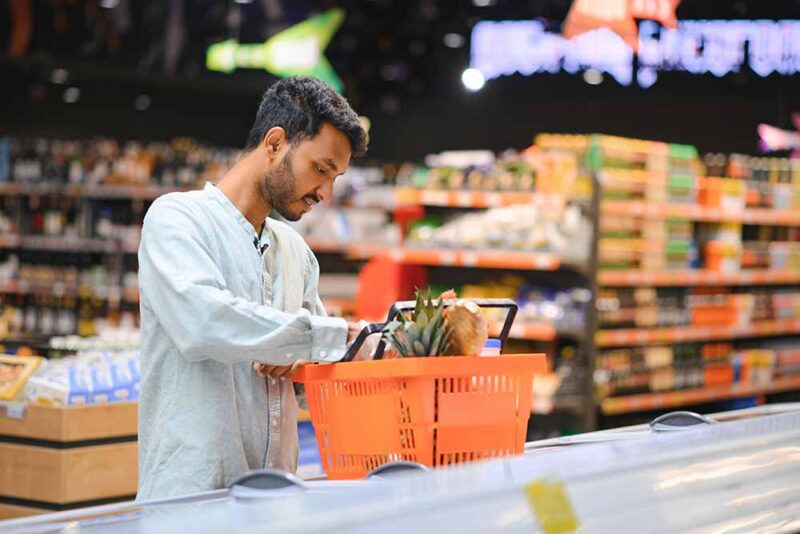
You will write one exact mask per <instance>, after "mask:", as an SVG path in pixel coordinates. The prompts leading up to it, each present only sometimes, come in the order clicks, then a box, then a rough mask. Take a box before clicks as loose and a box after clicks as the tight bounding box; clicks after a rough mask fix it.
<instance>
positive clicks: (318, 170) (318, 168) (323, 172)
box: [317, 167, 325, 174]
mask: <svg viewBox="0 0 800 534" xmlns="http://www.w3.org/2000/svg"><path fill="white" fill-rule="evenodd" d="M317 172H318V173H320V174H325V169H323V168H322V167H317Z"/></svg>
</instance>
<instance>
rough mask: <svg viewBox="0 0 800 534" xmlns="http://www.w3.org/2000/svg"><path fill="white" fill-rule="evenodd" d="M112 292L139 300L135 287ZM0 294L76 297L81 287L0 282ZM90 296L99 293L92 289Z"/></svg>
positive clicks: (59, 284) (75, 285) (128, 298)
mask: <svg viewBox="0 0 800 534" xmlns="http://www.w3.org/2000/svg"><path fill="white" fill-rule="evenodd" d="M113 291H114V292H116V293H118V294H119V296H120V298H121V299H122V300H125V301H127V302H139V291H138V290H136V289H119V288H115V289H114V290H113ZM105 293H106V295H104V296H102V297H101V298H103V299H107V298H108V293H109V292H108V291H106V292H105ZM0 294H5V295H9V294H21V295H44V296H55V297H62V296H64V297H77V296H80V294H81V287H80V286H79V285H77V284H65V283H63V282H54V283H45V284H42V283H28V282H15V281H11V282H0ZM91 294H92V296H95V297H100V295H99V294H98V293H97V292H95V291H92V292H91Z"/></svg>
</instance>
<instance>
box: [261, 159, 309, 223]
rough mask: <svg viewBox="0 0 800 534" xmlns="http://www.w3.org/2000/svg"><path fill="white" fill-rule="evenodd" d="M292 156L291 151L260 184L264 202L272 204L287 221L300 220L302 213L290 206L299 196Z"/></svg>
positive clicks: (265, 175)
mask: <svg viewBox="0 0 800 534" xmlns="http://www.w3.org/2000/svg"><path fill="white" fill-rule="evenodd" d="M290 156H291V152H288V153H287V154H286V155H285V156H284V158H283V161H282V162H281V164H280V165H279V166H278V168H277V169H275V170H274V171H272V172H266V173H265V174H264V177H263V178H262V179H261V182H260V183H259V184H258V190H259V193H260V194H261V198H262V199H263V200H264V202H266V203H267V204H269V205H270V206H272V209H274V210H275V211H277V212H278V213H279V214H280V216H281V217H283V218H284V219H286V220H287V221H297V220H300V217H301V216H302V213H297V212H293V211H291V208H290V205H291V204H292V202H294V201H295V200H296V197H297V195H296V192H295V187H294V181H295V180H294V174H293V173H292V166H291V162H290Z"/></svg>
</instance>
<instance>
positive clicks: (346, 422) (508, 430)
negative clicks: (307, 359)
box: [295, 299, 547, 479]
mask: <svg viewBox="0 0 800 534" xmlns="http://www.w3.org/2000/svg"><path fill="white" fill-rule="evenodd" d="M452 302H455V301H448V302H446V305H450V304H452ZM475 302H476V303H477V304H479V305H480V306H481V307H495V308H498V307H503V308H508V309H509V313H508V314H507V316H506V321H505V324H504V326H503V329H502V331H501V334H500V342H501V347H502V345H504V344H505V340H506V338H507V336H508V332H509V330H510V328H511V323H512V322H513V320H514V316H515V315H516V304H515V303H514V301H512V300H509V299H476V300H475ZM413 307H414V303H413V302H401V303H396V304H395V305H394V306H392V309H391V311H390V313H389V316H388V320H389V321H391V319H392V318H393V317H394V315H395V314H397V313H404V312H406V311H408V310H409V309H413ZM384 326H385V325H384V324H373V325H369V326H368V327H367V328H365V329H364V330H363V331H362V332H361V333H360V334H359V336H358V337H357V338H356V340H355V342H354V343H353V344H352V346H351V347H350V348H349V349H348V351H347V354H346V355H345V357H344V358H343V360H342V363H335V364H331V365H309V366H306V367H305V368H303V369H302V370H301V371H300V372H299V373H298V374H297V375H295V380H296V381H298V382H303V383H304V384H305V389H306V397H307V399H308V406H309V410H310V412H311V420H312V423H313V425H314V430H315V432H316V436H317V443H318V445H319V450H320V456H321V459H322V466H323V468H324V469H325V473H326V474H327V475H328V478H330V479H351V478H362V477H364V476H366V475H367V474H368V473H369V472H370V471H372V470H373V469H375V468H377V467H380V466H381V465H383V464H386V463H389V462H396V461H411V462H418V463H421V464H425V465H427V466H430V467H436V466H442V465H451V464H457V463H462V462H469V461H474V460H481V459H486V458H496V457H501V456H509V455H515V454H521V453H522V452H523V449H524V446H525V436H526V433H527V427H528V419H529V417H530V412H531V395H532V391H531V390H532V383H533V375H534V374H535V373H542V372H545V371H546V367H547V363H546V359H545V356H544V355H543V354H520V355H508V356H502V357H495V358H491V357H487V358H480V357H474V356H468V357H438V358H434V357H429V358H400V359H392V360H383V359H381V357H382V355H383V348H384V347H383V343H380V344H379V346H378V349H377V351H376V354H375V359H374V360H372V361H364V362H353V361H351V360H352V359H353V358H354V357H355V354H356V353H357V352H358V349H359V348H360V347H361V345H362V344H363V342H364V341H365V340H366V338H367V337H368V336H369V335H372V334H376V333H378V332H380V331H382V330H383V328H384Z"/></svg>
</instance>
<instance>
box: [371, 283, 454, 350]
mask: <svg viewBox="0 0 800 534" xmlns="http://www.w3.org/2000/svg"><path fill="white" fill-rule="evenodd" d="M451 335H452V332H451V329H450V326H449V325H448V324H447V323H446V322H445V319H444V300H443V299H439V301H438V304H434V300H433V299H432V298H431V295H430V290H425V291H419V290H418V291H417V295H416V304H415V305H414V311H412V312H411V317H407V316H406V315H405V314H403V313H399V314H397V317H396V318H395V319H394V320H393V321H392V322H390V323H389V324H388V325H386V330H385V332H384V339H385V340H386V342H387V343H388V344H389V345H391V346H392V347H393V348H394V349H395V350H397V352H398V353H400V355H401V356H443V355H445V354H446V353H447V349H448V347H449V345H450V338H451Z"/></svg>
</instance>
